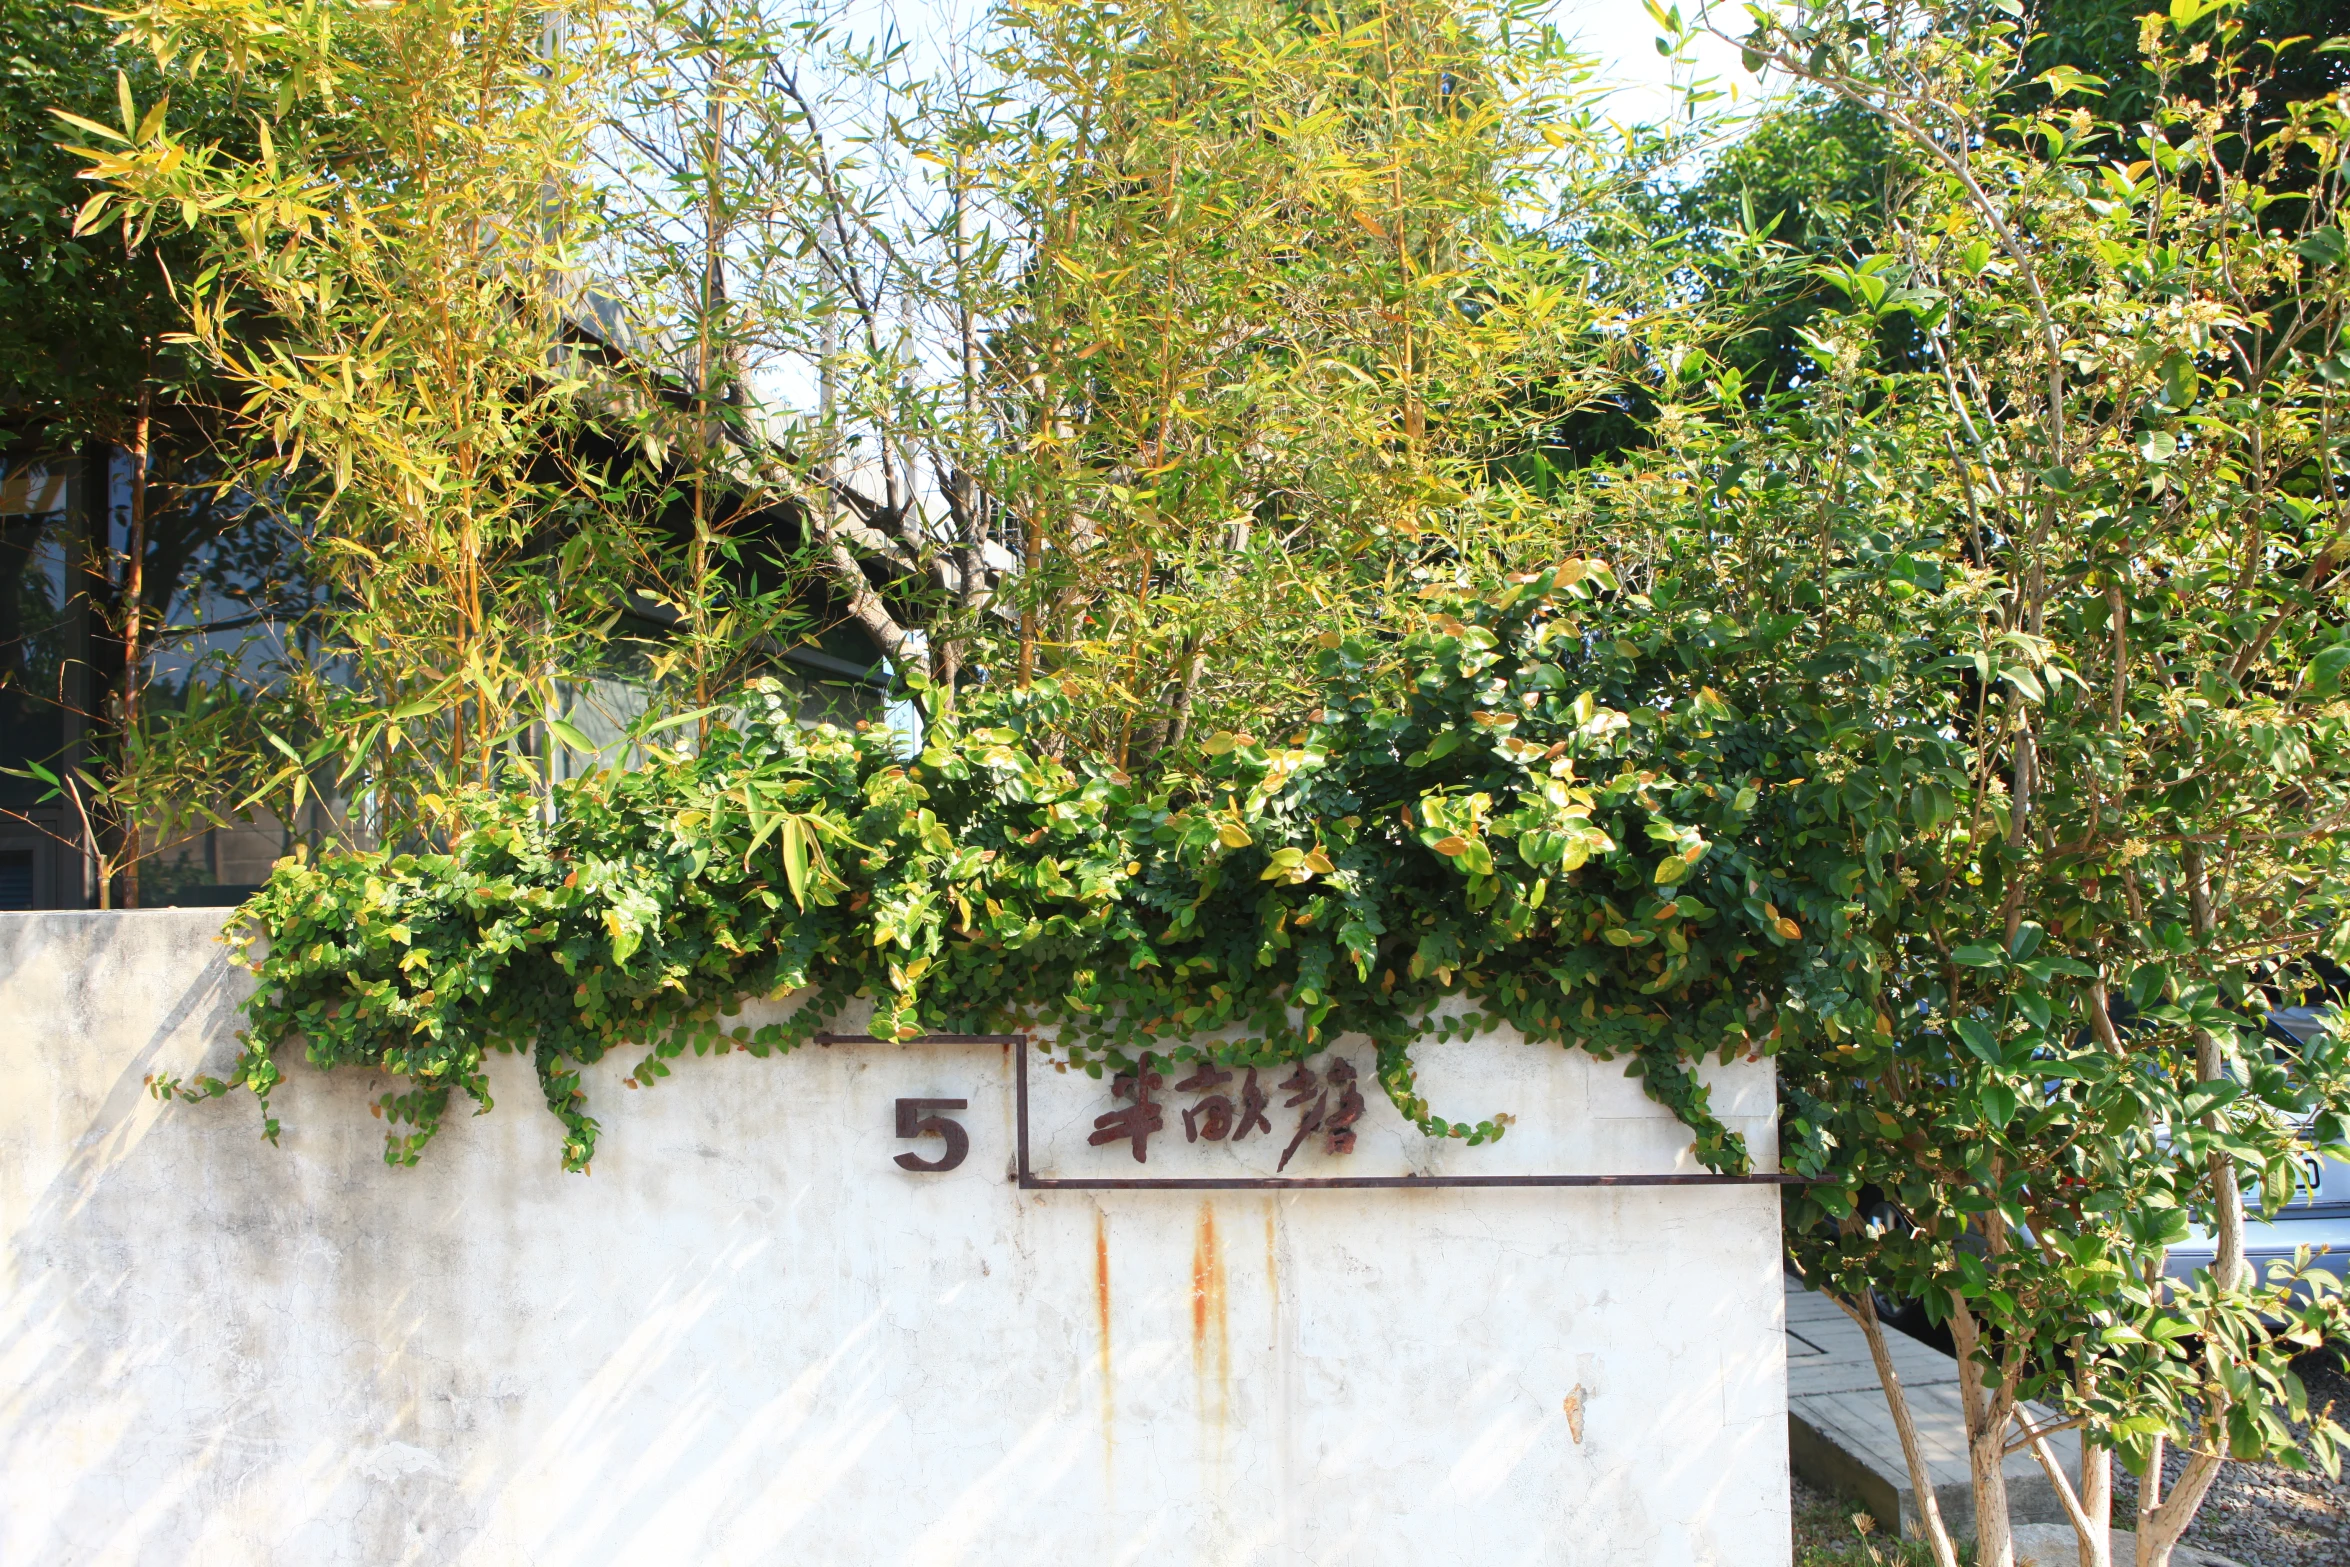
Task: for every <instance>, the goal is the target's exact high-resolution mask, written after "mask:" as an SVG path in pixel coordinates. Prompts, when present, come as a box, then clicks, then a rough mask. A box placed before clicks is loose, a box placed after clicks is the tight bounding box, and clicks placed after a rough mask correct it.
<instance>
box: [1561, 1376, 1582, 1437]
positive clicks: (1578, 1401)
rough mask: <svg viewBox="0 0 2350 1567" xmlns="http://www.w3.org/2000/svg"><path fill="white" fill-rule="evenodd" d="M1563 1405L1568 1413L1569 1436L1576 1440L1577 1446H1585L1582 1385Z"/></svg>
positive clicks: (1569, 1395) (1567, 1397) (1576, 1387)
mask: <svg viewBox="0 0 2350 1567" xmlns="http://www.w3.org/2000/svg"><path fill="white" fill-rule="evenodd" d="M1562 1404H1563V1406H1564V1408H1565V1409H1566V1411H1567V1434H1568V1435H1569V1436H1572V1437H1573V1438H1574V1439H1575V1445H1576V1446H1577V1447H1580V1446H1582V1445H1583V1386H1582V1384H1581V1383H1577V1384H1576V1385H1575V1390H1574V1391H1573V1392H1572V1393H1569V1394H1568V1395H1567V1396H1566V1398H1565V1399H1564V1400H1562Z"/></svg>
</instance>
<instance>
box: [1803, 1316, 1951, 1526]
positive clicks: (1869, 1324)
mask: <svg viewBox="0 0 2350 1567" xmlns="http://www.w3.org/2000/svg"><path fill="white" fill-rule="evenodd" d="M1829 1299H1831V1300H1833V1301H1835V1302H1836V1304H1837V1305H1839V1306H1842V1307H1843V1308H1844V1312H1845V1315H1847V1316H1849V1317H1850V1318H1852V1320H1853V1321H1855V1322H1857V1323H1859V1324H1860V1331H1861V1336H1862V1337H1864V1338H1866V1339H1867V1340H1868V1342H1869V1359H1871V1360H1873V1361H1875V1362H1876V1365H1877V1381H1878V1382H1879V1383H1881V1384H1882V1385H1883V1386H1884V1389H1885V1407H1886V1408H1887V1409H1888V1410H1889V1411H1890V1412H1891V1413H1892V1416H1893V1429H1894V1430H1895V1431H1896V1432H1897V1433H1899V1435H1900V1437H1901V1460H1902V1462H1903V1463H1905V1464H1907V1465H1908V1466H1909V1488H1910V1490H1911V1491H1912V1492H1914V1493H1915V1494H1916V1496H1917V1499H1918V1523H1919V1525H1920V1526H1921V1527H1922V1528H1923V1530H1924V1532H1925V1536H1926V1547H1927V1549H1929V1550H1931V1551H1932V1552H1933V1553H1934V1567H1958V1550H1957V1548H1956V1547H1955V1546H1953V1545H1952V1544H1951V1542H1950V1531H1949V1530H1948V1529H1947V1528H1945V1527H1944V1526H1943V1523H1942V1502H1941V1499H1940V1498H1939V1497H1937V1496H1936V1495H1935V1494H1934V1474H1933V1470H1932V1469H1931V1468H1930V1467H1929V1466H1928V1464H1927V1462H1926V1451H1925V1448H1924V1446H1923V1445H1922V1444H1921V1443H1920V1442H1919V1441H1918V1427H1917V1421H1916V1419H1915V1418H1914V1417H1913V1416H1912V1415H1911V1413H1910V1408H1909V1395H1908V1394H1907V1393H1906V1392H1904V1391H1903V1390H1902V1386H1901V1374H1900V1373H1899V1372H1897V1371H1895V1370H1894V1369H1893V1353H1892V1351H1891V1350H1890V1349H1888V1348H1887V1347H1886V1344H1885V1327H1884V1324H1883V1323H1881V1322H1879V1321H1878V1320H1877V1302H1876V1299H1875V1297H1873V1296H1872V1295H1870V1294H1869V1292H1868V1291H1867V1290H1862V1291H1861V1292H1860V1304H1859V1305H1858V1306H1857V1307H1856V1306H1854V1305H1853V1304H1852V1303H1851V1302H1850V1301H1847V1300H1845V1299H1844V1298H1843V1297H1841V1296H1836V1295H1831V1296H1830V1297H1829ZM1889 1521H1890V1522H1891V1523H1892V1524H1893V1526H1894V1528H1895V1529H1897V1530H1898V1529H1899V1528H1900V1525H1901V1521H1900V1520H1899V1519H1892V1520H1889Z"/></svg>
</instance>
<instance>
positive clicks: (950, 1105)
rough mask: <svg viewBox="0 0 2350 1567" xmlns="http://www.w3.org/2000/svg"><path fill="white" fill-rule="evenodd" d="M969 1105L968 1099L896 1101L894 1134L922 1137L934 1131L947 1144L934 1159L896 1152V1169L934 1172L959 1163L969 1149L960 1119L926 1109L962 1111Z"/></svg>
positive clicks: (969, 1136) (969, 1139) (967, 1136)
mask: <svg viewBox="0 0 2350 1567" xmlns="http://www.w3.org/2000/svg"><path fill="white" fill-rule="evenodd" d="M970 1104H971V1101H970V1100H968V1099H901V1100H899V1101H898V1135H899V1136H900V1137H923V1136H927V1135H928V1134H929V1133H932V1132H936V1133H938V1135H939V1136H941V1137H943V1138H945V1139H946V1145H947V1146H946V1151H945V1152H944V1153H942V1154H940V1155H939V1156H938V1157H937V1158H935V1159H925V1158H923V1157H922V1156H921V1155H920V1154H913V1153H902V1154H899V1155H898V1168H899V1169H901V1170H921V1171H923V1172H925V1173H928V1174H936V1173H938V1172H939V1171H942V1170H951V1169H953V1168H954V1167H955V1166H956V1165H958V1164H961V1163H962V1162H963V1160H964V1158H965V1157H966V1156H967V1155H968V1154H969V1153H970V1152H971V1134H970V1133H968V1132H966V1131H964V1130H963V1123H962V1122H960V1121H957V1120H953V1119H951V1118H949V1117H947V1116H943V1115H933V1114H931V1113H930V1112H932V1111H934V1110H963V1109H968V1108H969V1107H970Z"/></svg>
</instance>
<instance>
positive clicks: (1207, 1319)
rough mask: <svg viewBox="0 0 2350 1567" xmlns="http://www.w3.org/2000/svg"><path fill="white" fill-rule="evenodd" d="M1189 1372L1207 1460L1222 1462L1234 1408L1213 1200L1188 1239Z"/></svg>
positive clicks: (1206, 1204)
mask: <svg viewBox="0 0 2350 1567" xmlns="http://www.w3.org/2000/svg"><path fill="white" fill-rule="evenodd" d="M1191 1370H1192V1377H1193V1380H1194V1382H1195V1384H1196V1386H1197V1388H1198V1390H1199V1406H1200V1421H1201V1435H1202V1437H1203V1438H1204V1439H1205V1440H1206V1441H1207V1444H1208V1449H1209V1453H1210V1457H1211V1461H1220V1460H1221V1458H1222V1456H1223V1449H1224V1426H1225V1423H1226V1421H1227V1420H1228V1419H1229V1417H1230V1414H1231V1409H1232V1334H1231V1328H1230V1324H1229V1320H1228V1314H1227V1313H1226V1311H1225V1286H1224V1251H1223V1247H1222V1245H1221V1244H1220V1243H1219V1242H1218V1240H1217V1238H1216V1205H1215V1204H1214V1203H1213V1202H1203V1203H1201V1204H1200V1205H1199V1226H1198V1228H1197V1229H1196V1230H1195V1231H1194V1232H1193V1235H1192V1242H1191ZM1211 1371H1212V1384H1211Z"/></svg>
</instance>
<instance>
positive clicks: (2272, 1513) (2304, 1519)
mask: <svg viewBox="0 0 2350 1567" xmlns="http://www.w3.org/2000/svg"><path fill="white" fill-rule="evenodd" d="M2346 1353H2350V1351H2345V1350H2344V1349H2342V1348H2339V1347H2337V1348H2335V1349H2331V1350H2327V1351H2325V1352H2323V1353H2321V1354H2313V1355H2304V1356H2302V1357H2301V1359H2300V1360H2298V1361H2296V1362H2295V1363H2294V1369H2295V1370H2296V1371H2298V1372H2299V1373H2300V1374H2301V1380H2302V1381H2303V1382H2304V1383H2305V1384H2306V1385H2307V1386H2308V1388H2309V1401H2310V1403H2311V1404H2312V1405H2313V1406H2314V1407H2316V1408H2319V1409H2323V1408H2325V1407H2326V1405H2327V1403H2328V1402H2329V1401H2330V1402H2331V1403H2332V1405H2333V1413H2334V1419H2335V1420H2337V1421H2338V1422H2340V1423H2341V1424H2343V1425H2350V1376H2345V1375H2344V1373H2343V1364H2344V1355H2345V1354H2346ZM2184 1466H2185V1460H2184V1459H2183V1458H2180V1457H2179V1456H2178V1455H2176V1454H2173V1455H2171V1457H2170V1458H2169V1461H2168V1462H2167V1463H2166V1464H2165V1466H2164V1467H2165V1469H2166V1471H2167V1473H2168V1474H2169V1475H2170V1476H2171V1477H2172V1478H2175V1477H2176V1476H2177V1475H2178V1473H2179V1471H2180V1469H2181V1468H2183V1467H2184ZM2114 1480H2115V1486H2114V1490H2115V1495H2114V1505H2113V1521H2114V1525H2115V1527H2117V1528H2124V1529H2126V1528H2128V1527H2130V1524H2131V1520H2132V1518H2133V1517H2134V1515H2135V1513H2136V1511H2137V1506H2138V1487H2137V1482H2136V1481H2134V1480H2132V1479H2131V1478H2130V1476H2129V1474H2128V1472H2127V1471H2126V1470H2123V1469H2121V1467H2120V1466H2119V1465H2116V1466H2115V1474H2114ZM1794 1503H1795V1509H1794V1511H1795V1550H1794V1556H1795V1564H1796V1567H1876V1564H1883V1567H1894V1564H1896V1563H1898V1564H1901V1567H1911V1564H1913V1563H1925V1562H1927V1561H1928V1559H1929V1558H1928V1557H1927V1556H1926V1554H1925V1552H1924V1549H1923V1547H1921V1546H1915V1545H1911V1546H1908V1547H1906V1548H1904V1547H1902V1546H1900V1545H1897V1544H1896V1543H1895V1542H1892V1541H1889V1540H1887V1539H1886V1538H1885V1536H1884V1535H1883V1534H1882V1533H1881V1532H1877V1531H1874V1530H1872V1531H1870V1532H1869V1533H1866V1534H1864V1533H1861V1532H1860V1531H1858V1530H1856V1529H1854V1527H1853V1525H1852V1521H1851V1515H1852V1514H1853V1513H1854V1512H1856V1511H1858V1510H1859V1508H1858V1504H1856V1503H1854V1502H1853V1501H1851V1500H1850V1499H1849V1498H1846V1497H1840V1496H1836V1495H1834V1494H1833V1493H1831V1492H1828V1491H1823V1490H1821V1489H1820V1488H1819V1487H1817V1486H1814V1485H1812V1484H1810V1483H1809V1482H1807V1481H1805V1480H1802V1479H1800V1478H1798V1479H1797V1480H1796V1481H1795V1495H1794ZM2185 1543H2186V1544H2188V1545H2196V1546H2201V1547H2202V1548H2203V1549H2204V1550H2207V1551H2211V1552H2215V1553H2216V1554H2218V1555H2221V1556H2225V1557H2228V1558H2230V1559H2231V1560H2234V1561H2238V1562H2241V1563H2243V1564H2244V1567H2350V1470H2346V1471H2345V1474H2344V1478H2343V1479H2341V1480H2329V1479H2327V1478H2326V1477H2325V1475H2324V1474H2322V1473H2311V1474H2295V1473H2294V1472H2293V1471H2291V1470H2289V1469H2280V1468H2277V1467H2276V1466H2275V1465H2273V1464H2228V1465H2226V1466H2224V1467H2223V1468H2222V1469H2221V1470H2220V1473H2219V1479H2218V1480H2217V1481H2216V1482H2214V1483H2213V1485H2212V1488H2211V1494H2210V1495H2209V1496H2207V1497H2205V1498H2204V1501H2203V1510H2202V1511H2201V1512H2200V1513H2198V1514H2197V1515H2196V1517H2195V1523H2194V1525H2193V1527H2191V1528H2189V1529H2188V1530H2187V1537H2186V1541H2185Z"/></svg>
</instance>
